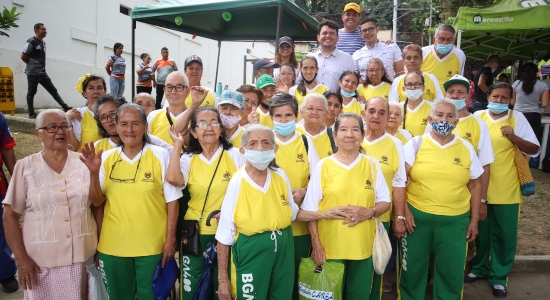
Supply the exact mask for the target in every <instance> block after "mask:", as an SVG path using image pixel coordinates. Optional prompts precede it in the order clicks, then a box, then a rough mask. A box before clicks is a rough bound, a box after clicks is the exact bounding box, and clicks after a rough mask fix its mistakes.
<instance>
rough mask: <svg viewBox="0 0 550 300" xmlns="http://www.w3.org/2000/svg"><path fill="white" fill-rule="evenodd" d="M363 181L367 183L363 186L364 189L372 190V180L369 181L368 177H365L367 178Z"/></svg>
mask: <svg viewBox="0 0 550 300" xmlns="http://www.w3.org/2000/svg"><path fill="white" fill-rule="evenodd" d="M365 183H366V184H367V185H366V186H365V189H366V190H372V182H371V181H370V180H369V179H367V180H366V181H365Z"/></svg>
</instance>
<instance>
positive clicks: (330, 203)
mask: <svg viewBox="0 0 550 300" xmlns="http://www.w3.org/2000/svg"><path fill="white" fill-rule="evenodd" d="M376 170H380V169H379V168H377V167H376V165H375V162H374V161H373V159H372V158H369V157H367V156H365V155H359V157H358V159H356V160H355V161H354V162H353V163H352V164H350V165H349V166H346V165H343V164H342V163H340V162H338V161H336V160H335V159H334V158H333V157H327V158H325V159H322V160H321V161H320V162H319V164H317V167H316V168H315V171H314V172H315V173H314V174H313V175H312V182H311V183H310V185H309V186H308V194H309V193H310V190H315V189H319V188H320V191H319V192H320V193H321V195H320V196H321V197H320V201H319V202H318V208H317V209H315V208H313V209H310V208H305V209H306V210H309V211H312V210H313V211H317V210H318V211H319V212H323V211H327V210H329V209H331V208H333V207H335V206H347V205H359V206H363V207H373V206H374V203H375V199H376V193H375V189H376V188H377V187H376V185H377V183H376V182H375V178H382V177H377V175H376ZM319 174H320V184H319V183H317V185H318V186H316V187H314V186H313V185H316V184H315V182H316V181H317V179H316V180H315V181H313V177H316V176H319ZM386 191H387V190H386ZM313 194H316V192H315V191H314V192H313V193H312V194H311V195H306V200H305V201H304V204H303V206H305V204H306V202H307V204H310V203H309V200H310V198H309V197H312V195H313ZM308 206H309V205H308ZM374 222H375V221H374V219H371V220H365V221H363V222H361V223H359V224H357V225H355V226H353V227H348V225H344V224H342V220H325V219H320V220H318V221H317V229H318V232H319V239H320V241H321V245H322V246H323V249H324V250H325V254H326V257H327V258H328V259H350V260H360V259H367V258H369V257H370V256H371V253H372V243H373V240H374V232H375V229H376V224H375V223H374Z"/></svg>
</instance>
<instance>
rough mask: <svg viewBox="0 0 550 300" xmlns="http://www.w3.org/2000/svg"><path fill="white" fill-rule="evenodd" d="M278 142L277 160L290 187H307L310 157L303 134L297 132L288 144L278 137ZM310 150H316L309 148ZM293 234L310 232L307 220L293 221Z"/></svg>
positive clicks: (299, 234)
mask: <svg viewBox="0 0 550 300" xmlns="http://www.w3.org/2000/svg"><path fill="white" fill-rule="evenodd" d="M276 142H277V145H279V150H277V152H276V153H275V161H276V162H277V165H279V167H280V168H281V169H283V171H285V173H286V175H287V176H288V180H289V182H290V187H291V188H292V189H293V190H294V189H300V188H305V187H307V183H308V181H309V173H310V172H309V163H308V161H309V160H308V158H309V157H308V152H307V151H306V147H305V146H304V140H303V139H302V136H301V135H300V134H297V133H295V134H294V137H293V138H292V139H291V140H290V141H289V143H287V144H285V143H283V142H281V141H280V140H278V139H276ZM308 151H314V150H313V149H308ZM292 234H293V235H294V236H301V235H306V234H309V229H308V227H307V222H298V221H294V222H292Z"/></svg>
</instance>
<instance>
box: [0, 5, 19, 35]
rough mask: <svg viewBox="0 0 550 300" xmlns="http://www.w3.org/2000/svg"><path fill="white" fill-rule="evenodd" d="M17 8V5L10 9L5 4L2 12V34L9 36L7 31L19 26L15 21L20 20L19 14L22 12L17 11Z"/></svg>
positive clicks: (0, 22) (0, 25) (0, 20)
mask: <svg viewBox="0 0 550 300" xmlns="http://www.w3.org/2000/svg"><path fill="white" fill-rule="evenodd" d="M15 10H16V8H15V7H12V8H11V10H8V9H7V8H6V7H5V6H4V10H3V11H2V12H1V13H0V35H3V36H7V37H9V35H8V33H7V31H9V30H10V28H12V27H16V28H17V27H19V25H17V24H15V22H16V21H17V20H19V15H21V13H18V12H15Z"/></svg>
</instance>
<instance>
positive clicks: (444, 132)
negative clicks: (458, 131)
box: [432, 121, 456, 136]
mask: <svg viewBox="0 0 550 300" xmlns="http://www.w3.org/2000/svg"><path fill="white" fill-rule="evenodd" d="M455 128H456V125H454V124H451V123H449V122H447V121H440V122H434V121H432V129H433V131H434V132H435V133H436V134H438V135H440V136H448V135H449V134H450V133H451V132H452V131H453V130H454V129H455Z"/></svg>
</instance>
